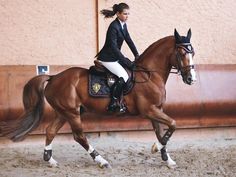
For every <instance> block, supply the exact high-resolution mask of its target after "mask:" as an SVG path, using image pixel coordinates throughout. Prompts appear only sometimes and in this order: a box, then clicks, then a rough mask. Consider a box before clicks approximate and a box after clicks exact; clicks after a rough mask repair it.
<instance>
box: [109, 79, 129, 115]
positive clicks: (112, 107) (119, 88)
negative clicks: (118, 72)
mask: <svg viewBox="0 0 236 177" xmlns="http://www.w3.org/2000/svg"><path fill="white" fill-rule="evenodd" d="M124 85H125V81H124V79H123V78H122V77H120V78H119V80H118V81H117V82H116V83H115V84H114V87H113V90H112V93H111V102H110V104H109V106H108V111H112V112H115V111H116V110H117V109H119V111H120V112H125V110H126V108H125V106H124V104H123V103H120V101H121V98H122V97H123V89H124Z"/></svg>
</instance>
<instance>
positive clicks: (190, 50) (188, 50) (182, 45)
mask: <svg viewBox="0 0 236 177" xmlns="http://www.w3.org/2000/svg"><path fill="white" fill-rule="evenodd" d="M179 48H182V49H184V51H185V53H184V54H180V52H179V50H178V49H179ZM175 50H176V51H177V52H176V58H177V67H174V66H173V67H172V68H173V69H176V70H177V72H172V73H176V74H179V73H180V74H183V73H184V71H186V69H194V65H188V66H184V67H183V66H182V65H181V61H182V57H184V56H185V55H186V54H188V53H190V54H192V55H193V56H194V54H195V52H194V49H193V47H192V45H191V43H180V44H176V46H175Z"/></svg>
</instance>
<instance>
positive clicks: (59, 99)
mask: <svg viewBox="0 0 236 177" xmlns="http://www.w3.org/2000/svg"><path fill="white" fill-rule="evenodd" d="M190 37H191V31H190V30H189V31H188V34H187V36H186V37H185V36H180V35H179V34H178V32H177V31H176V30H175V33H174V37H173V36H168V37H165V38H162V39H160V40H158V41H157V42H155V43H153V44H152V45H151V46H149V47H148V48H147V49H146V50H145V51H144V53H143V54H142V55H141V56H140V57H139V59H138V60H137V61H135V62H134V63H135V65H136V71H135V72H136V73H135V84H134V87H133V89H132V90H131V92H130V93H129V94H128V95H125V96H124V99H125V101H126V105H127V108H128V112H127V113H129V114H136V115H140V116H142V117H145V118H147V119H149V120H150V121H151V122H152V125H153V128H154V131H155V133H156V136H157V139H158V141H157V142H156V143H154V145H153V148H152V152H156V151H157V150H160V151H161V156H162V159H163V160H164V161H166V162H167V165H168V166H169V167H174V166H175V165H176V163H175V162H174V161H173V160H172V159H171V158H170V155H169V154H168V153H167V151H166V145H167V142H168V140H169V139H170V137H171V135H172V134H173V132H174V131H175V128H176V122H175V120H174V119H172V118H171V117H169V116H168V115H167V114H165V113H164V112H163V110H162V108H163V105H164V103H165V100H166V90H165V84H166V81H167V79H168V76H169V74H170V71H171V69H172V68H173V67H174V68H176V69H177V70H178V73H180V74H181V76H182V79H183V81H184V83H186V84H189V85H191V84H192V83H194V81H195V71H194V65H193V54H194V50H193V47H192V45H191V43H190ZM88 75H89V71H88V70H87V69H85V68H80V67H74V68H70V69H67V70H65V71H63V72H61V73H59V74H57V75H53V76H49V75H40V76H36V77H33V78H32V79H31V80H30V81H29V82H28V83H27V84H26V85H25V87H24V92H23V103H24V108H25V113H24V114H23V115H22V116H21V117H20V118H18V119H16V120H11V121H8V122H0V134H1V135H2V136H7V137H8V138H10V139H11V140H13V141H17V140H22V139H24V138H25V137H26V136H27V135H28V134H29V133H30V132H31V131H33V130H34V129H35V128H37V127H38V126H39V124H40V121H41V119H42V115H43V110H44V97H45V98H46V100H47V101H48V103H49V104H50V105H51V107H52V108H53V109H54V111H55V112H56V114H57V116H56V117H55V118H54V119H53V120H52V121H51V123H50V124H49V126H48V127H47V129H46V145H45V149H44V160H46V161H48V162H49V163H50V165H52V166H56V165H57V162H56V161H55V160H54V158H53V156H52V141H53V139H54V137H55V136H56V134H57V132H58V131H59V129H60V128H61V127H62V126H63V125H64V124H65V122H68V123H69V124H70V126H71V129H72V133H73V136H74V139H75V141H77V142H78V143H79V144H80V145H81V146H82V147H84V149H85V150H86V151H87V152H88V153H89V154H90V155H91V156H92V158H93V159H94V161H95V162H97V163H98V164H99V166H101V167H108V166H109V163H108V162H107V161H106V160H105V159H104V158H103V157H102V156H101V155H99V153H98V152H97V151H96V150H95V149H94V148H93V147H92V146H91V145H90V144H89V143H88V141H87V138H86V136H85V134H84V132H83V127H82V122H81V116H83V114H82V115H81V111H80V110H81V107H82V108H83V110H85V111H86V112H95V113H96V114H107V105H108V103H109V98H94V97H91V96H90V95H89V92H88V85H89V84H88ZM139 81H143V82H139ZM46 82H47V84H46V87H45V83H46ZM113 114H114V115H115V113H113ZM160 123H161V124H164V125H166V126H167V127H168V129H167V130H166V131H165V132H163V133H162V132H161V129H160Z"/></svg>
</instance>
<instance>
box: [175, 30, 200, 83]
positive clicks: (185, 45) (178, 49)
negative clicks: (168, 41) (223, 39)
mask: <svg viewBox="0 0 236 177" xmlns="http://www.w3.org/2000/svg"><path fill="white" fill-rule="evenodd" d="M174 37H175V57H173V58H172V61H171V65H172V66H173V67H174V68H176V69H177V70H178V72H179V73H180V74H181V76H182V79H183V81H184V83H186V84H189V85H191V84H193V83H194V82H195V81H196V73H195V70H194V63H193V56H194V49H193V47H192V45H191V43H190V38H191V29H189V30H188V33H187V36H180V35H179V33H178V32H177V30H176V29H175V32H174Z"/></svg>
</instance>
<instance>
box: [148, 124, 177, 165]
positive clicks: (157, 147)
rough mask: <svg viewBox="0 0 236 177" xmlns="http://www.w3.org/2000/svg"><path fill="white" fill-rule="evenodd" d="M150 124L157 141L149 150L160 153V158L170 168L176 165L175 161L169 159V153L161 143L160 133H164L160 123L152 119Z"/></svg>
mask: <svg viewBox="0 0 236 177" xmlns="http://www.w3.org/2000/svg"><path fill="white" fill-rule="evenodd" d="M152 125H153V128H154V131H155V134H156V137H157V142H155V143H154V144H153V145H152V149H151V152H152V153H153V154H154V153H156V152H160V153H161V158H162V160H163V161H165V162H167V166H168V167H170V168H175V167H176V162H175V161H174V160H172V159H171V157H170V154H169V153H168V152H167V149H166V145H163V144H161V143H160V142H161V140H162V136H161V135H162V134H163V133H164V128H162V126H161V125H162V124H160V123H159V122H157V121H152Z"/></svg>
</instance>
